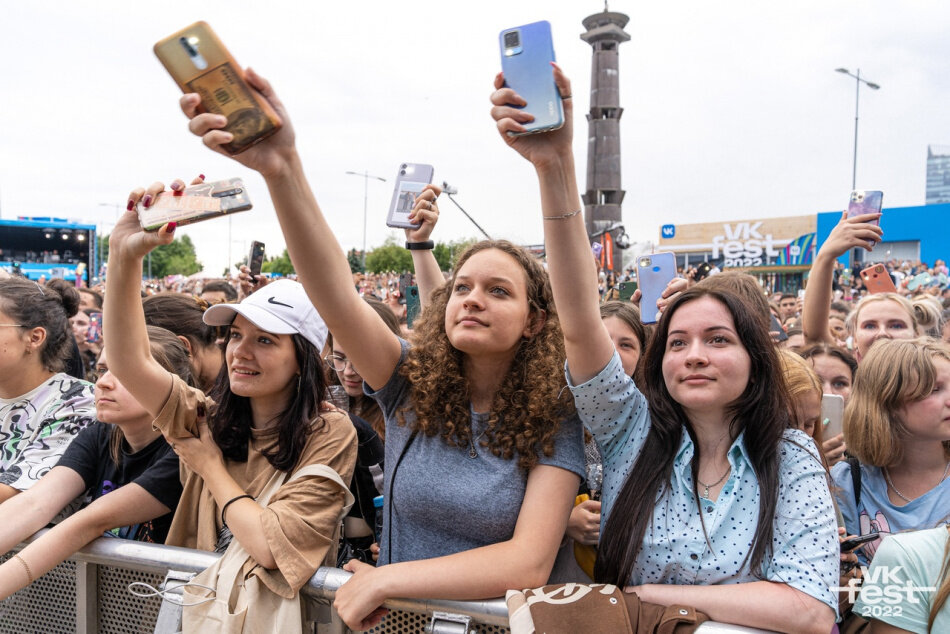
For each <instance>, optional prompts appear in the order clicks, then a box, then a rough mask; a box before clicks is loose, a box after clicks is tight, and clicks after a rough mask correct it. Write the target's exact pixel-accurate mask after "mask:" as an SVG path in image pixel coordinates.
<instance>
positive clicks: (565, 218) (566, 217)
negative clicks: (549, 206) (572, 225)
mask: <svg viewBox="0 0 950 634" xmlns="http://www.w3.org/2000/svg"><path fill="white" fill-rule="evenodd" d="M582 211H583V209H578V210H577V211H572V212H571V213H568V214H564V215H561V216H541V217H542V218H544V219H545V220H567V219H568V218H573V217H574V216H576V215H577V214H579V213H581V212H582Z"/></svg>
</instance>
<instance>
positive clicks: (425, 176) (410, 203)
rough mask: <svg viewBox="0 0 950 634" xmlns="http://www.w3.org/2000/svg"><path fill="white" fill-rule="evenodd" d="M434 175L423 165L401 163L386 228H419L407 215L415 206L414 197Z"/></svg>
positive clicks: (433, 169) (432, 169)
mask: <svg viewBox="0 0 950 634" xmlns="http://www.w3.org/2000/svg"><path fill="white" fill-rule="evenodd" d="M434 175H435V168H433V167H432V166H431V165H426V164H424V163H403V164H402V165H400V166H399V171H398V172H397V173H396V186H395V187H394V188H393V200H392V203H390V205H389V215H388V216H387V217H386V226H388V227H399V228H402V229H415V228H417V227H418V226H419V223H412V222H409V213H410V212H411V211H412V208H413V207H414V206H415V204H416V197H417V196H418V195H419V194H420V193H421V192H422V190H423V189H425V186H426V185H428V184H429V183H431V182H432V177H433V176H434Z"/></svg>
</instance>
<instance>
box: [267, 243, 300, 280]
mask: <svg viewBox="0 0 950 634" xmlns="http://www.w3.org/2000/svg"><path fill="white" fill-rule="evenodd" d="M261 271H262V272H264V273H277V274H278V275H283V276H284V277H286V276H288V275H292V274H293V273H295V271H294V265H293V263H291V261H290V254H289V253H287V249H284V252H283V253H281V254H280V255H275V256H274V257H271V258H268V259H267V260H266V261H265V262H264V264H262V265H261Z"/></svg>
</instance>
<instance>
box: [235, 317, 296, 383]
mask: <svg viewBox="0 0 950 634" xmlns="http://www.w3.org/2000/svg"><path fill="white" fill-rule="evenodd" d="M225 358H226V361H227V364H228V379H229V380H230V383H231V391H232V392H234V393H235V394H237V395H239V396H247V397H249V398H261V399H272V398H275V397H278V398H289V397H290V395H291V394H292V393H293V392H294V391H295V390H296V389H297V374H298V373H299V372H300V367H299V365H298V364H297V355H296V353H295V352H294V342H293V335H276V334H273V333H269V332H266V331H264V330H261V329H260V328H258V327H257V326H255V325H254V324H252V323H251V322H250V321H248V320H247V319H245V318H244V317H243V316H242V315H236V316H235V317H234V322H233V323H232V324H231V330H230V338H229V339H228V347H227V351H226V352H225Z"/></svg>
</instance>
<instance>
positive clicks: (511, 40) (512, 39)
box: [505, 31, 521, 48]
mask: <svg viewBox="0 0 950 634" xmlns="http://www.w3.org/2000/svg"><path fill="white" fill-rule="evenodd" d="M520 45H521V38H520V37H519V36H518V31H508V32H507V33H505V48H517V47H518V46H520Z"/></svg>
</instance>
